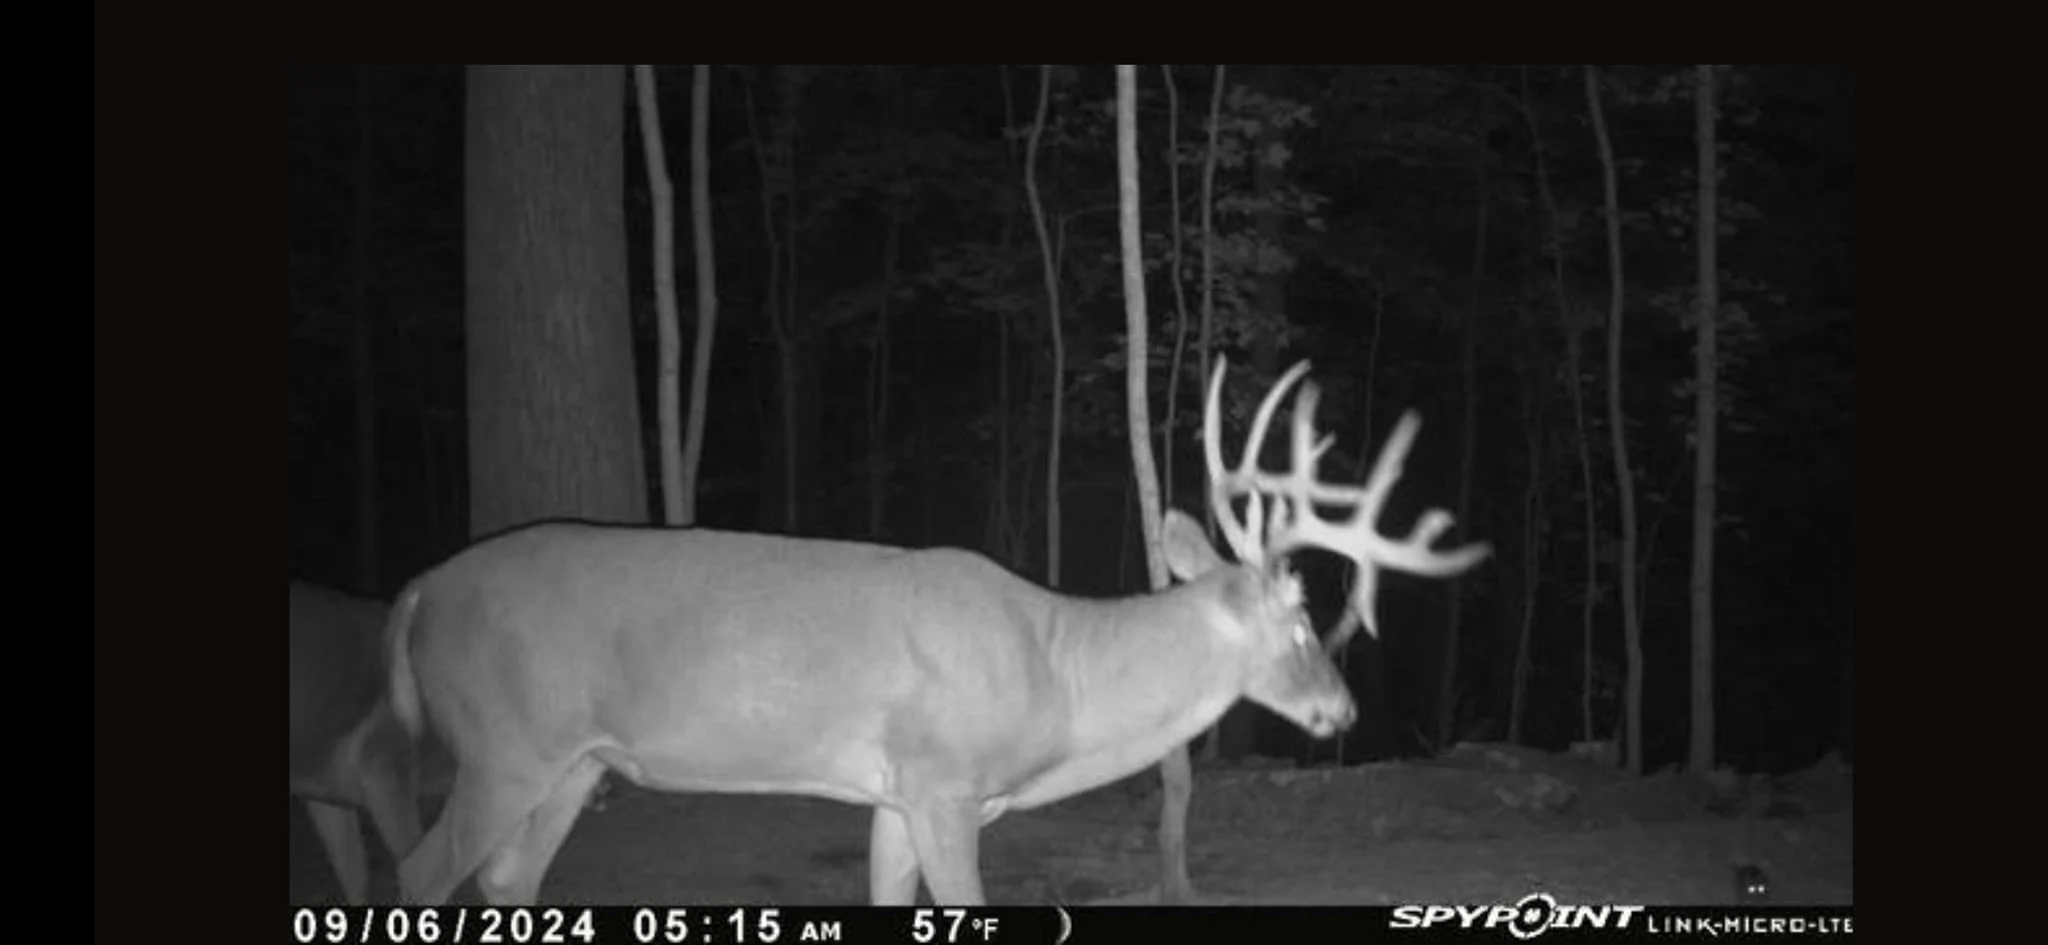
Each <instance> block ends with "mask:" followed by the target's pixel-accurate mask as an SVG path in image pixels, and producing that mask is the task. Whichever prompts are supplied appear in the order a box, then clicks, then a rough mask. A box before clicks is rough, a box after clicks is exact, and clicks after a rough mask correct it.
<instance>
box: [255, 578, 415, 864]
mask: <svg viewBox="0 0 2048 945" xmlns="http://www.w3.org/2000/svg"><path fill="white" fill-rule="evenodd" d="M289 583H290V585H291V642H290V647H289V650H290V663H291V680H290V684H289V690H290V701H291V796H292V797H294V798H297V799H299V801H300V802H301V803H302V804H303V805H304V807H305V810H306V816H307V819H309V820H311V821H312V823H313V831H314V833H315V835H316V836H318V838H319V840H320V846H321V848H322V849H323V850H324V851H325V853H326V855H327V863H328V865H329V866H330V867H332V868H333V870H334V875H335V878H336V879H337V880H338V881H339V882H340V883H341V890H342V896H343V898H344V899H345V900H347V902H348V903H349V904H351V905H361V904H363V903H364V902H366V901H368V897H369V885H370V868H369V853H368V850H367V849H366V848H365V846H364V844H363V827H362V821H361V815H362V814H364V813H367V814H369V815H370V821H371V823H372V824H374V825H375V827H376V831H377V834H378V836H379V838H380V839H381V840H382V841H383V843H384V848H385V850H386V852H387V853H389V855H390V857H391V862H392V863H394V864H396V863H398V862H399V861H400V858H401V857H403V856H404V855H405V854H406V853H409V852H411V850H412V847H413V844H415V843H417V842H418V841H419V838H420V835H421V829H420V812H419V806H418V805H419V801H420V799H421V798H422V797H423V796H430V795H432V794H435V793H437V792H445V791H446V783H447V781H448V780H449V779H450V778H452V772H451V771H450V765H449V763H448V760H447V758H446V756H445V755H442V754H440V753H439V752H438V751H435V749H434V746H433V744H432V743H431V742H427V743H425V744H424V745H422V744H420V743H418V742H417V740H416V739H415V736H414V734H413V733H412V732H411V731H410V730H408V729H407V728H406V727H405V726H404V725H402V724H400V723H399V720H398V717H397V716H396V715H394V714H393V712H392V707H391V702H390V700H389V699H388V698H387V697H386V686H387V685H388V682H389V679H390V675H389V669H388V667H387V666H386V665H385V659H386V651H385V649H384V630H385V624H386V617H387V614H388V611H389V608H388V607H387V606H386V605H385V604H384V603H383V602H382V601H378V600H373V599H370V598H366V597H358V596H356V595H354V594H348V593H344V592H342V591H338V590H334V589H332V588H327V587H321V586H319V585H315V584H307V583H304V582H300V581H291V582H289Z"/></svg>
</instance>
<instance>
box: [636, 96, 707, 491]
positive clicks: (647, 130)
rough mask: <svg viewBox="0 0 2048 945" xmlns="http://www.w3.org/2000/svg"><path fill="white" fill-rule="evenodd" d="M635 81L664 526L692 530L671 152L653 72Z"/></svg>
mask: <svg viewBox="0 0 2048 945" xmlns="http://www.w3.org/2000/svg"><path fill="white" fill-rule="evenodd" d="M633 80H634V85H635V86H637V90H638V92H639V96H638V98H639V103H640V150H641V152H642V154H643V156H644V157H645V158H646V161H647V187H648V190H649V191H650V192H651V193H652V195H653V197H654V309H655V322H656V324H657V325H658V326H659V335H660V366H659V367H658V368H657V369H656V371H655V395H656V398H657V401H656V402H657V403H658V404H659V416H658V418H657V422H658V423H659V425H660V429H661V456H660V465H661V506H662V521H664V522H666V523H668V524H670V525H688V524H691V522H692V520H693V519H694V518H695V515H694V514H693V513H694V511H695V510H694V509H693V508H692V505H693V503H692V502H691V501H690V500H689V499H688V498H686V497H685V493H684V490H683V430H682V393H683V392H682V361H683V357H682V354H683V352H682V338H681V332H680V331H679V330H678V328H677V325H676V322H677V320H678V316H677V314H676V212H675V201H676V196H675V187H674V186H673V185H672V184H671V183H670V182H669V177H668V150H667V148H666V147H665V146H664V145H663V142H662V137H661V106H660V104H659V102H658V96H659V90H658V89H657V88H656V87H655V82H654V67H653V66H648V65H636V66H634V67H633ZM693 491H694V490H693Z"/></svg>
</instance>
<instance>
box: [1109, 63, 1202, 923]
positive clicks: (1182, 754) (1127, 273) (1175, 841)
mask: <svg viewBox="0 0 2048 945" xmlns="http://www.w3.org/2000/svg"><path fill="white" fill-rule="evenodd" d="M1137 85H1138V80H1137V69H1136V67H1134V66H1117V67H1116V155H1117V168H1118V173H1117V206H1118V211H1119V212H1118V222H1119V224H1120V226H1119V230H1120V232H1121V235H1122V237H1123V252H1122V256H1123V275H1124V345H1125V357H1126V362H1125V365H1124V403H1125V406H1126V408H1127V410H1128V413H1129V417H1130V439H1131V471H1132V475H1133V476H1134V477H1135V479H1136V484H1137V488H1138V510H1139V513H1140V516H1141V518H1142V519H1143V521H1144V524H1145V568H1146V572H1147V576H1148V578H1149V580H1150V586H1151V588H1152V590H1153V591H1161V590H1164V589H1165V588H1166V585H1167V581H1168V577H1167V573H1166V554H1165V552H1164V550H1163V549H1161V548H1160V530H1161V527H1162V526H1161V524H1160V511H1159V476H1158V471H1157V470H1156V469H1155V468H1154V466H1153V463H1152V415H1151V405H1150V403H1149V402H1148V400H1147V396H1146V393H1147V390H1148V388H1147V386H1146V383H1145V378H1146V370H1147V361H1146V352H1148V351H1149V350H1151V349H1150V348H1148V347H1147V335H1148V333H1149V329H1150V326H1149V325H1147V324H1146V312H1147V311H1148V310H1147V308H1146V306H1145V260H1144V256H1143V253H1144V242H1143V240H1142V239H1141V238H1140V235H1139V227H1138V129H1137V126H1138V118H1137V110H1138V104H1137V102H1138V90H1137ZM1159 770H1160V777H1161V778H1162V780H1164V782H1165V790H1164V791H1163V792H1162V799H1161V803H1160V811H1159V857H1160V863H1159V898H1160V901H1162V902H1168V903H1174V902H1187V901H1189V900H1191V899H1193V898H1194V886H1193V884H1192V883H1190V882H1189V880H1188V855H1187V827H1188V800H1189V798H1190V796H1191V795H1192V794H1193V793H1194V783H1193V782H1194V772H1193V770H1192V768H1191V766H1190V765H1189V763H1188V747H1187V745H1185V744H1181V745H1175V746H1174V747H1173V750H1172V751H1169V752H1167V753H1166V757H1165V759H1163V760H1162V761H1161V762H1160V769H1159Z"/></svg>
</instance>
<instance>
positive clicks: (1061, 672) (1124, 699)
mask: <svg viewBox="0 0 2048 945" xmlns="http://www.w3.org/2000/svg"><path fill="white" fill-rule="evenodd" d="M1220 587H1221V585H1220V583H1219V579H1216V578H1205V579H1203V580H1201V581H1197V582H1196V583H1193V584H1184V585H1180V586H1178V587H1174V588H1172V589H1169V590H1167V591H1164V592H1161V593H1157V594H1146V595H1141V596H1137V597H1130V598H1123V599H1119V600H1084V599H1079V598H1059V599H1057V600H1056V601H1055V603H1054V605H1053V608H1052V619H1051V621H1050V622H1049V624H1048V628H1049V634H1048V635H1049V639H1048V640H1047V644H1048V652H1049V653H1050V654H1051V659H1052V662H1053V670H1054V672H1055V673H1056V674H1057V676H1058V678H1059V679H1061V680H1062V682H1063V684H1064V685H1065V688H1066V697H1067V703H1068V705H1069V706H1070V707H1071V708H1070V713H1071V714H1070V716H1069V718H1070V726H1071V738H1072V742H1071V745H1072V747H1071V750H1070V752H1069V756H1068V758H1067V760H1066V761H1065V762H1064V763H1063V764H1061V765H1060V766H1059V767H1058V768H1056V769H1055V770H1053V771H1049V772H1047V773H1046V774H1045V776H1044V777H1043V778H1041V779H1040V783H1039V784H1038V785H1034V787H1033V789H1032V790H1030V791H1028V792H1026V793H1025V795H1024V796H1022V797H1020V798H1019V800H1020V801H1021V802H1024V803H1026V804H1028V803H1030V802H1032V801H1043V800H1056V799H1058V798H1059V797H1064V796H1066V795H1068V794H1072V793H1074V792H1077V791H1083V790H1087V789H1089V788H1091V787H1096V786H1099V785H1102V784H1106V783H1108V782H1110V781H1114V780H1116V779H1118V778H1121V777H1124V776H1125V775H1128V774H1131V773H1133V772H1136V771H1138V770H1139V769H1142V768H1144V767H1147V766H1149V765H1152V764H1155V763H1157V762H1158V761H1159V759H1160V758H1162V757H1164V756H1165V755H1166V753H1167V752H1168V751H1171V750H1172V749H1173V748H1174V747H1176V746H1179V745H1183V744H1186V743H1187V742H1188V741H1189V740H1190V739H1192V738H1194V737H1195V736H1196V735H1199V734H1201V732H1202V731H1204V730H1205V729H1207V728H1208V727H1209V726H1211V725H1213V724H1215V722H1216V720H1217V719H1218V718H1219V717H1221V716H1222V715H1223V712H1224V711H1225V710H1226V709H1229V708H1230V706H1231V704H1233V703H1235V702H1236V701H1237V700H1238V698H1239V696H1240V695H1242V693H1243V689H1244V673H1243V668H1242V662H1243V658H1242V656H1241V655H1239V654H1237V653H1235V652H1233V648H1232V644H1231V642H1230V639H1229V638H1228V637H1226V636H1225V635H1224V634H1223V633H1222V632H1220V631H1219V630H1218V629H1217V626H1218V625H1219V624H1220V622H1221V621H1223V620H1225V619H1228V617H1227V616H1226V612H1225V610H1224V607H1223V605H1222V604H1221V603H1220V600H1221V595H1220V594H1219V593H1218V591H1219V590H1220Z"/></svg>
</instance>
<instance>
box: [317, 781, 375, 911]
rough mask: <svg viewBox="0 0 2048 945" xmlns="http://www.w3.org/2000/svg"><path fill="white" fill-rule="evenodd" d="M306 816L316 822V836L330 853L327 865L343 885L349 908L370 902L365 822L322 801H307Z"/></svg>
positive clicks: (346, 809) (336, 806)
mask: <svg viewBox="0 0 2048 945" xmlns="http://www.w3.org/2000/svg"><path fill="white" fill-rule="evenodd" d="M305 806H306V816H307V817H308V818H310V819H311V820H312V821H313V832H314V833H315V834H318V835H319V837H320V846H321V847H322V848H324V849H325V850H326V851H327V863H328V865H330V866H332V867H334V877H335V878H336V879H338V880H340V881H341V895H342V898H344V899H346V900H348V904H349V905H352V906H359V905H362V904H363V903H364V902H366V901H367V900H368V898H369V891H370V860H369V853H368V851H366V850H364V849H363V827H362V821H361V820H360V819H359V818H357V817H356V812H355V811H353V810H351V809H349V808H346V807H341V806H338V805H334V804H328V803H325V802H322V801H312V800H309V801H306V804H305Z"/></svg>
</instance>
